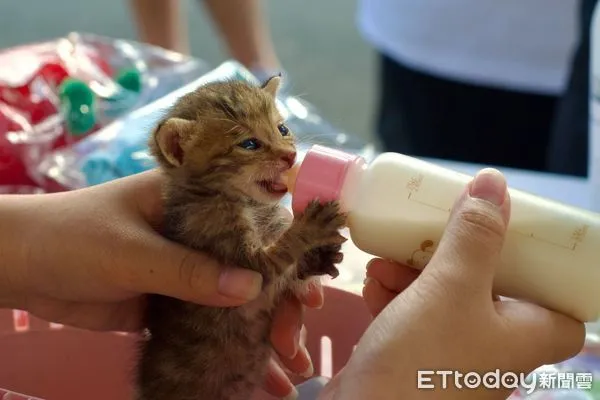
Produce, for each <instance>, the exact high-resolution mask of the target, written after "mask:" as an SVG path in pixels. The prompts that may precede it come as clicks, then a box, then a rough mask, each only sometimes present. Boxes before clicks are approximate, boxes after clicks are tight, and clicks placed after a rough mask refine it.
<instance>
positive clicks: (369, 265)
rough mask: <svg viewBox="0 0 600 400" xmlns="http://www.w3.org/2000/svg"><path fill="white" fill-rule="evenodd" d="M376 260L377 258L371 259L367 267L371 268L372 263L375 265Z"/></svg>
mask: <svg viewBox="0 0 600 400" xmlns="http://www.w3.org/2000/svg"><path fill="white" fill-rule="evenodd" d="M375 260H377V259H376V258H371V259H370V260H369V262H368V263H367V267H366V268H365V269H369V268H370V267H371V265H373V263H374V262H375Z"/></svg>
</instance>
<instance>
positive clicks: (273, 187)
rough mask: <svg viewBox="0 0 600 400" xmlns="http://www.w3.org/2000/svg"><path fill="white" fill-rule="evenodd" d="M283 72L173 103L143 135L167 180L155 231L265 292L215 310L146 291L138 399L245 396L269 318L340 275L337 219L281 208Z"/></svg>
mask: <svg viewBox="0 0 600 400" xmlns="http://www.w3.org/2000/svg"><path fill="white" fill-rule="evenodd" d="M280 79H281V78H280V77H279V76H275V77H273V78H271V79H269V80H268V81H267V82H266V83H265V84H264V85H263V86H262V87H258V86H254V85H251V84H248V83H245V82H242V81H230V82H217V83H210V84H207V85H205V86H202V87H200V88H198V89H197V90H195V91H193V92H191V93H189V94H187V95H185V96H183V97H181V98H180V99H179V100H178V101H177V103H176V104H175V105H174V106H173V107H172V108H171V110H170V111H169V112H168V113H167V115H166V116H165V117H164V118H163V119H162V120H161V122H160V123H159V124H158V125H157V127H156V128H155V130H154V131H153V133H152V135H151V138H150V140H149V145H150V149H151V151H152V154H153V156H154V157H155V158H156V160H157V162H158V164H159V167H160V168H161V170H162V171H163V173H164V175H165V177H166V184H165V187H164V199H165V210H164V213H165V225H164V227H163V234H164V235H165V236H166V237H168V238H170V239H172V240H174V241H176V242H179V243H182V244H185V245H187V246H189V247H191V248H194V249H196V250H199V251H204V252H206V253H209V254H211V255H212V256H213V257H215V258H216V259H217V260H218V261H220V262H221V263H222V264H223V265H235V266H239V267H242V268H248V269H251V270H254V271H257V272H259V273H260V274H262V276H263V291H262V293H261V295H260V296H259V297H258V298H257V299H256V300H253V301H251V302H249V303H247V304H245V305H242V306H239V307H231V308H216V307H209V306H202V305H198V304H192V303H189V302H184V301H180V300H177V299H174V298H170V297H165V296H161V295H152V296H150V298H149V304H148V308H147V311H146V315H145V317H146V326H147V328H148V331H147V332H148V335H147V336H146V338H145V339H144V340H143V341H142V345H141V358H140V362H139V367H138V374H137V399H138V400H199V399H206V400H246V399H249V398H250V397H251V396H252V394H253V392H254V391H255V389H256V388H257V387H259V386H260V385H261V384H262V382H263V379H264V376H265V372H266V367H267V364H268V362H269V358H270V357H271V356H272V354H273V353H272V351H273V350H272V347H271V344H270V341H269V333H270V330H271V325H272V316H273V311H274V309H275V308H276V306H277V305H278V303H279V302H280V301H281V299H282V298H283V296H286V295H290V294H298V293H300V292H301V291H303V290H306V288H307V285H308V284H310V283H311V279H315V278H316V277H318V276H320V275H326V274H329V275H331V276H332V277H335V276H337V274H338V270H337V268H336V267H335V264H336V263H338V262H340V261H341V259H342V257H341V253H340V248H341V244H342V243H343V242H344V241H345V240H346V239H345V238H344V237H343V236H341V235H340V233H339V230H340V228H342V227H343V226H344V225H345V215H343V214H342V213H340V212H339V209H338V205H337V204H336V203H326V204H320V203H318V202H316V201H315V202H313V203H311V204H310V205H309V206H308V208H307V209H306V210H305V212H304V213H303V214H302V215H297V216H295V217H294V218H293V219H292V220H291V221H290V218H286V214H285V212H282V211H283V210H282V208H281V206H280V205H279V201H280V200H281V198H282V197H283V196H284V195H285V194H286V193H287V186H286V185H285V183H284V179H283V177H282V174H283V173H284V172H286V171H287V170H289V169H290V168H291V167H292V166H293V164H294V163H295V161H296V148H295V144H294V138H293V135H292V132H290V130H289V129H288V127H287V126H286V125H285V123H284V122H283V120H282V117H281V115H280V114H279V112H278V110H277V108H276V105H275V96H276V94H277V90H278V88H279V85H280Z"/></svg>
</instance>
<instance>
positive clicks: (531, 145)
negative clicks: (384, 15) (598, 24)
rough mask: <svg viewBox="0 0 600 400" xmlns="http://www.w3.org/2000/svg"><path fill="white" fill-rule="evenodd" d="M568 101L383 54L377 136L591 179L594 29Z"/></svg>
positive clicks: (581, 50) (586, 8)
mask: <svg viewBox="0 0 600 400" xmlns="http://www.w3.org/2000/svg"><path fill="white" fill-rule="evenodd" d="M596 1H597V0H583V2H582V3H581V20H582V23H581V32H580V35H581V38H580V44H579V47H578V49H577V52H576V53H575V54H574V56H573V59H572V67H571V77H570V80H569V85H568V88H567V90H566V92H565V94H564V96H563V97H562V98H558V97H554V96H545V95H537V94H530V93H523V92H518V91H511V90H502V89H498V88H491V87H482V86H475V85H469V84H464V83H461V82H456V81H450V80H445V79H440V78H437V77H434V76H431V75H428V74H425V73H422V72H419V71H416V70H413V69H410V68H407V67H406V66H403V65H401V64H399V63H397V62H395V61H394V60H392V59H390V58H389V57H387V56H386V55H384V54H381V55H380V81H379V108H378V115H377V126H376V132H377V134H378V137H379V140H380V141H381V144H382V147H383V150H385V151H394V152H400V153H404V154H408V155H414V156H422V157H435V158H442V159H449V160H455V161H463V162H473V163H482V164H492V165H497V166H501V167H502V166H504V167H514V168H523V169H530V170H537V171H548V170H550V171H552V172H557V173H564V174H573V175H585V174H586V173H587V124H588V118H587V108H588V106H587V101H588V96H587V92H588V89H587V81H588V78H587V74H588V60H589V51H588V47H589V33H588V32H589V26H590V18H591V13H592V10H593V7H594V5H595V3H596Z"/></svg>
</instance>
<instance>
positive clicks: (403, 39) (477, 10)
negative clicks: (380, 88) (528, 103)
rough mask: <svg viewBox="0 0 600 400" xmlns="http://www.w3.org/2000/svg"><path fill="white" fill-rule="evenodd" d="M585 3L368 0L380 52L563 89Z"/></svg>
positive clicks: (363, 13) (439, 68)
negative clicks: (580, 12) (580, 13)
mask: <svg viewBox="0 0 600 400" xmlns="http://www.w3.org/2000/svg"><path fill="white" fill-rule="evenodd" d="M578 11H579V0H361V1H360V3H359V13H358V25H359V29H360V30H361V31H362V33H363V36H364V37H365V39H366V40H367V41H369V42H370V43H371V44H372V45H373V46H374V47H375V48H377V49H378V50H379V51H381V52H383V53H385V54H386V55H388V56H389V57H391V58H393V59H395V60H397V61H398V62H401V63H403V64H405V65H407V66H409V67H413V68H416V69H418V70H421V71H424V72H427V73H429V74H433V75H438V76H441V77H444V78H450V79H455V80H460V81H464V82H470V83H474V84H483V85H490V86H496V85H501V86H504V87H508V88H512V89H516V90H526V91H530V92H538V93H548V94H556V93H559V92H561V91H562V90H563V88H564V87H565V85H566V82H567V80H568V74H569V63H570V59H571V56H572V53H573V51H574V49H575V46H576V44H577V29H578Z"/></svg>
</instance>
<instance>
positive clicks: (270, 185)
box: [257, 178, 288, 196]
mask: <svg viewBox="0 0 600 400" xmlns="http://www.w3.org/2000/svg"><path fill="white" fill-rule="evenodd" d="M257 184H258V186H259V187H260V188H261V189H262V190H263V191H265V192H267V193H269V194H272V195H276V196H283V195H285V194H286V193H287V191H288V187H287V185H286V184H285V182H284V181H283V180H282V179H281V178H275V179H269V180H266V179H265V180H262V181H258V182H257Z"/></svg>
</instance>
